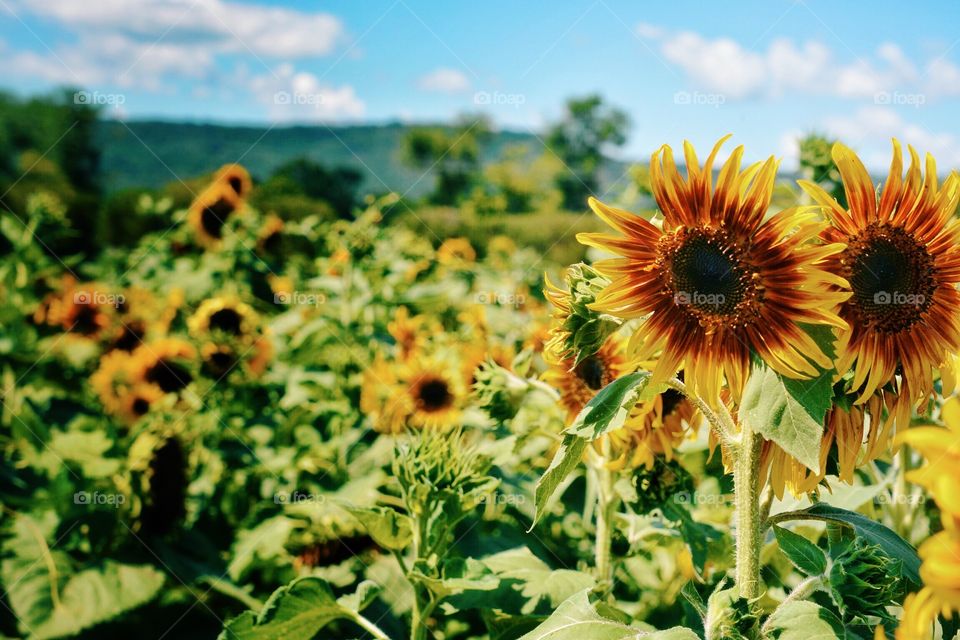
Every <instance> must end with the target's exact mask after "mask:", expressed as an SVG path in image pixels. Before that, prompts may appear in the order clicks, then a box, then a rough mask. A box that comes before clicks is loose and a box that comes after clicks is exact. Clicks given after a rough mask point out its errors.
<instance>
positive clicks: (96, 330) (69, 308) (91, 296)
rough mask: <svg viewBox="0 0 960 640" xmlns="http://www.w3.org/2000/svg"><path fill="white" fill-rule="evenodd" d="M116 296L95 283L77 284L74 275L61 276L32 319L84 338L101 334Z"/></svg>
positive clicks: (106, 325)
mask: <svg viewBox="0 0 960 640" xmlns="http://www.w3.org/2000/svg"><path fill="white" fill-rule="evenodd" d="M116 300H119V298H118V297H117V296H116V295H114V294H113V293H111V292H110V291H109V290H108V289H107V288H105V287H103V286H102V285H99V284H97V283H93V282H91V283H86V284H80V283H78V282H77V281H76V280H75V279H74V278H72V277H70V276H67V277H65V278H64V279H63V283H62V285H61V288H60V291H59V292H57V293H52V294H50V295H48V296H47V297H46V298H45V299H44V301H43V303H42V304H41V305H40V306H39V307H38V308H37V310H36V312H35V313H34V317H33V318H34V321H35V322H36V323H38V324H46V325H49V326H53V327H60V328H61V329H63V330H64V331H66V332H69V333H73V334H77V335H80V336H83V337H85V338H91V339H99V338H100V337H102V336H104V335H105V334H106V333H107V332H108V330H109V328H110V326H111V324H112V321H113V316H114V314H115V312H116V306H115V304H114V303H115V301H116Z"/></svg>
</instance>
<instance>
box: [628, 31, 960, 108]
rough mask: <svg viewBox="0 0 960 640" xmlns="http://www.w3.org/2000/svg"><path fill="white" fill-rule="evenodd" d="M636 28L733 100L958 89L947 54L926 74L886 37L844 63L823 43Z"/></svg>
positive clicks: (707, 86) (696, 79) (959, 79)
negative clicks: (749, 40) (753, 44)
mask: <svg viewBox="0 0 960 640" xmlns="http://www.w3.org/2000/svg"><path fill="white" fill-rule="evenodd" d="M637 32H638V33H639V34H640V35H641V36H643V37H646V38H651V39H654V40H655V41H656V42H657V43H658V45H659V48H660V53H661V54H662V55H663V57H664V59H665V60H666V61H667V62H669V63H673V64H674V65H676V66H677V67H679V68H680V69H682V70H683V71H684V72H685V73H686V75H687V76H688V77H689V79H690V80H691V81H692V82H693V83H695V84H696V85H697V87H698V88H702V89H704V90H709V91H713V92H717V93H720V94H723V95H725V96H726V97H727V98H729V99H737V98H746V97H754V96H779V95H783V94H785V93H789V92H797V93H804V94H813V95H832V96H840V97H851V98H853V97H857V98H862V97H866V98H874V97H876V96H877V94H879V93H884V92H886V93H892V92H902V93H905V92H912V93H913V94H914V95H921V94H927V93H929V94H931V95H958V94H960V68H958V67H957V66H955V65H953V64H952V63H951V62H949V61H947V60H944V59H937V60H934V61H932V62H930V63H929V64H928V65H927V67H926V70H925V73H923V74H921V73H919V72H918V66H919V65H917V64H915V63H914V62H913V61H911V60H910V59H909V58H908V57H907V56H906V54H905V53H904V52H903V50H902V49H900V47H898V46H897V45H895V44H893V43H889V42H885V43H882V44H881V45H880V46H879V47H877V49H876V51H875V52H874V53H873V55H869V56H866V57H864V58H857V59H856V60H854V61H852V62H847V63H842V62H839V61H837V60H836V59H835V56H834V53H833V51H831V49H830V48H829V47H828V46H826V45H825V44H823V43H821V42H818V41H814V40H808V41H806V42H801V43H797V42H795V41H793V40H790V39H787V38H778V39H776V40H773V41H772V42H771V43H770V44H769V45H768V46H767V47H766V48H765V49H757V50H753V49H748V48H746V47H744V46H743V45H741V44H740V43H738V42H737V41H735V40H733V39H731V38H723V37H721V38H707V37H705V36H702V35H700V34H697V33H693V32H690V31H682V32H677V33H671V32H668V31H666V30H664V29H661V28H659V27H655V26H653V25H649V24H640V25H638V27H637Z"/></svg>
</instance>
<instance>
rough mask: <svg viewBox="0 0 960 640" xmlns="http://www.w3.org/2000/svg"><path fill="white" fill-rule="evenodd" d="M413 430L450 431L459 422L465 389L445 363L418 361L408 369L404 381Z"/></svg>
mask: <svg viewBox="0 0 960 640" xmlns="http://www.w3.org/2000/svg"><path fill="white" fill-rule="evenodd" d="M403 383H404V387H405V391H406V395H407V399H406V401H405V404H408V406H410V409H411V410H410V417H409V418H408V421H409V424H410V426H411V427H413V428H415V429H439V430H443V429H450V428H453V427H454V426H456V425H457V424H458V423H459V421H460V415H461V411H462V408H463V402H464V400H465V399H466V389H465V388H464V385H463V382H462V380H461V378H460V376H459V375H457V372H456V369H452V368H451V367H450V366H449V365H448V364H447V363H446V362H443V361H440V360H435V359H430V358H425V357H420V358H417V359H415V360H414V361H413V362H411V363H410V364H409V365H407V371H406V372H405V374H404V377H403Z"/></svg>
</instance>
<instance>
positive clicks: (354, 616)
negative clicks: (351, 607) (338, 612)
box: [350, 611, 390, 640]
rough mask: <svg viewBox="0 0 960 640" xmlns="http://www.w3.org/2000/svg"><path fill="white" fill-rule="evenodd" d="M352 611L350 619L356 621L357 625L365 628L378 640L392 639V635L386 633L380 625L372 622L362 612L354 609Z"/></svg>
mask: <svg viewBox="0 0 960 640" xmlns="http://www.w3.org/2000/svg"><path fill="white" fill-rule="evenodd" d="M350 613H351V615H350V619H351V620H352V621H353V622H355V623H356V624H357V626H359V627H360V628H362V629H364V630H365V631H366V632H367V633H369V634H370V635H372V636H373V637H374V638H376V639H377V640H390V636H388V635H387V634H386V633H384V632H383V630H382V629H380V627H378V626H377V625H375V624H373V623H372V622H370V621H369V620H367V619H366V618H364V617H363V616H362V615H361V614H359V613H357V612H355V611H352V612H350Z"/></svg>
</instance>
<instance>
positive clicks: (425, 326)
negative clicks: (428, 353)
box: [387, 307, 441, 360]
mask: <svg viewBox="0 0 960 640" xmlns="http://www.w3.org/2000/svg"><path fill="white" fill-rule="evenodd" d="M440 330H441V328H440V326H439V325H438V324H437V323H436V321H435V320H434V319H433V318H431V317H428V316H424V315H411V314H410V310H409V309H408V308H407V307H398V308H397V310H396V312H394V314H393V320H392V321H390V322H389V323H387V332H388V333H389V334H390V336H391V337H392V338H393V339H394V341H395V342H396V344H397V350H398V351H399V355H400V358H401V359H403V360H406V359H407V358H409V357H411V356H413V355H414V354H416V353H417V352H419V351H420V350H421V349H422V348H423V346H424V345H425V344H426V342H427V337H428V336H429V335H431V334H434V333H436V332H439V331H440Z"/></svg>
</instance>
